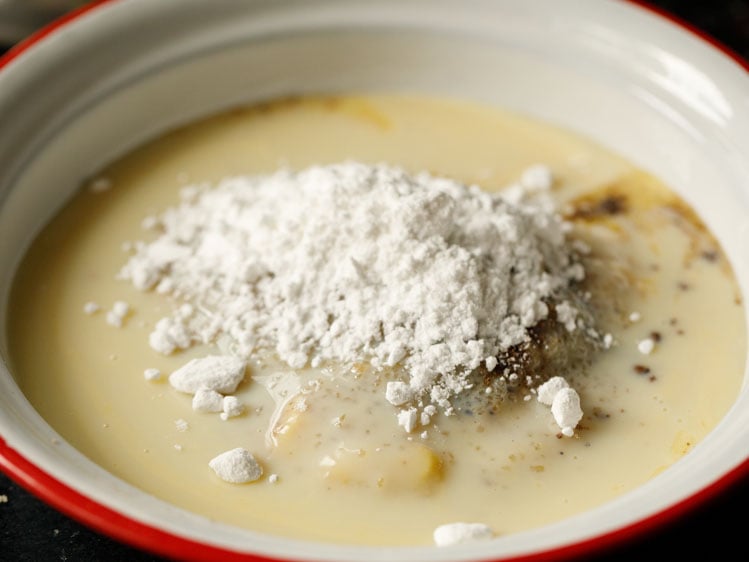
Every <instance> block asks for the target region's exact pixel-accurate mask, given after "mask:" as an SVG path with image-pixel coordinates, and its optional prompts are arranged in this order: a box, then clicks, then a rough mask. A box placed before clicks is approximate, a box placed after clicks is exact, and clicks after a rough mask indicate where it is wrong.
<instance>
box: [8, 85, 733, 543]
mask: <svg viewBox="0 0 749 562" xmlns="http://www.w3.org/2000/svg"><path fill="white" fill-rule="evenodd" d="M343 160H359V161H363V162H368V163H378V162H387V163H389V164H394V165H398V166H402V167H404V168H406V169H407V170H408V171H411V172H418V171H421V170H428V171H430V172H432V173H434V174H436V175H445V176H449V177H452V178H454V179H456V180H458V181H462V182H464V183H476V184H479V185H480V186H482V187H483V188H485V189H488V190H495V189H499V188H501V187H502V186H504V185H506V184H508V183H510V182H512V181H514V180H515V179H517V177H518V175H519V174H520V173H521V171H522V170H523V169H524V168H526V167H528V166H530V165H532V164H536V163H539V162H541V163H544V164H547V165H548V166H550V167H551V168H552V170H553V171H554V173H555V177H556V183H555V188H554V190H553V194H554V197H555V198H556V199H557V200H558V201H559V202H560V205H561V208H562V209H564V210H565V212H566V213H567V215H568V217H569V218H570V220H572V221H574V223H575V225H576V228H575V233H574V234H575V236H576V237H579V238H581V239H583V240H585V241H586V242H588V243H589V244H590V245H591V246H592V247H593V253H592V254H591V257H590V259H589V266H590V268H591V269H590V271H591V280H590V281H589V282H590V283H591V284H592V286H591V290H592V291H593V292H596V291H599V292H598V294H597V298H598V299H599V300H601V301H606V300H607V296H608V297H611V298H610V299H609V300H610V302H609V304H608V305H607V307H605V311H604V313H603V315H602V317H601V318H600V319H599V320H600V323H601V328H602V329H603V330H604V331H608V332H610V333H611V334H612V335H613V338H614V345H613V346H612V348H611V349H609V350H608V351H606V352H604V353H602V354H601V355H600V356H599V357H597V358H596V359H595V361H594V363H593V364H592V365H591V366H590V367H589V368H587V369H585V370H582V371H581V372H580V373H579V374H578V375H576V376H575V377H574V378H573V379H572V380H571V382H572V383H573V386H574V387H575V388H576V390H577V391H578V392H579V394H580V396H581V401H582V407H583V410H584V412H585V417H584V418H583V420H582V421H581V423H580V425H579V427H578V428H577V430H576V434H575V436H574V437H572V438H560V437H559V436H558V429H559V428H558V427H557V426H556V425H555V423H554V420H553V418H552V416H551V414H550V412H549V409H548V407H546V406H543V405H541V404H539V403H538V402H537V400H536V399H535V397H533V396H532V395H529V396H530V399H529V400H527V401H525V400H523V399H522V397H521V399H519V400H516V401H513V402H507V403H505V404H503V405H502V407H501V408H499V409H498V410H497V411H496V412H494V413H493V414H488V413H484V414H481V413H479V412H478V411H474V410H473V409H471V408H469V407H465V408H463V409H462V410H461V411H460V412H459V414H458V415H455V416H450V417H445V416H442V415H438V416H435V418H434V421H433V423H432V425H430V426H429V427H426V428H421V429H420V430H419V431H418V432H416V433H412V434H407V433H405V432H404V430H403V428H401V427H399V426H398V425H397V422H396V412H397V409H396V408H394V407H393V406H392V405H390V404H389V403H388V402H387V401H386V400H385V399H384V384H385V382H386V375H387V374H386V373H380V374H378V373H375V372H373V371H372V370H371V369H369V368H367V367H366V365H356V366H354V367H353V368H350V367H341V368H340V369H336V368H332V369H326V370H312V369H309V370H302V371H299V372H292V371H291V370H290V369H289V368H288V367H285V366H284V365H282V364H280V363H277V362H275V361H274V360H273V359H272V358H270V357H258V358H257V361H255V362H253V363H252V364H251V365H250V368H249V370H248V374H249V376H248V378H247V380H246V381H245V382H244V383H242V385H241V386H240V387H239V389H238V391H237V393H236V396H238V397H239V398H240V399H241V400H242V401H243V402H244V404H245V405H246V406H247V409H246V411H245V413H244V414H243V415H242V416H240V417H237V418H231V419H229V420H226V421H224V420H222V419H220V417H219V416H218V415H217V414H206V413H198V412H194V411H193V410H192V408H191V398H190V396H188V395H186V394H180V393H178V392H177V391H175V390H174V389H173V388H171V387H170V386H169V385H168V383H166V381H165V380H161V381H157V382H149V381H146V380H145V379H144V376H143V371H144V370H145V369H147V368H158V369H159V370H161V372H162V373H167V374H168V373H170V372H171V371H173V370H175V369H176V368H178V367H180V366H181V365H183V364H184V363H185V362H186V361H187V360H188V359H190V358H193V357H201V356H204V355H205V354H207V353H212V352H215V350H214V349H212V348H210V347H202V348H194V349H191V350H189V351H187V352H182V353H179V354H175V355H172V356H168V357H165V356H162V355H159V354H157V353H156V352H154V351H153V350H151V349H150V348H149V346H148V334H149V333H150V332H151V330H152V329H153V326H154V324H155V323H156V321H157V320H158V319H160V318H161V317H162V316H165V315H167V314H168V313H169V312H170V311H171V310H172V309H173V307H175V306H177V303H174V302H172V301H170V300H169V299H167V298H165V297H163V296H160V295H157V294H155V293H152V292H145V293H144V292H139V291H137V290H135V289H134V288H133V287H132V286H130V285H129V284H127V283H125V282H123V281H119V280H117V279H116V274H117V272H118V271H119V269H120V268H121V266H122V265H123V264H124V262H125V261H126V259H127V254H126V253H125V252H124V251H123V250H122V244H123V242H127V241H134V240H139V239H146V238H147V237H148V233H147V232H144V231H143V230H142V229H141V228H140V223H141V221H142V219H143V218H145V217H147V216H149V215H152V214H154V213H158V212H160V211H162V210H164V209H165V208H167V207H169V206H172V205H175V204H176V203H177V202H178V198H179V191H180V189H181V188H182V187H184V186H185V185H186V184H192V183H202V182H215V181H217V180H219V179H220V178H222V177H225V176H231V175H239V174H256V173H269V172H273V171H275V170H276V169H277V168H278V167H279V166H282V165H286V166H290V167H292V168H302V167H306V166H309V165H313V164H325V163H333V162H340V161H343ZM102 177H106V178H107V179H108V180H110V181H111V184H112V187H111V189H108V190H106V191H102V192H96V191H92V190H91V189H88V188H84V189H83V190H82V191H81V193H80V194H78V195H77V196H76V197H75V198H74V199H73V200H72V201H71V202H70V203H69V204H68V205H67V206H66V207H65V209H64V210H63V211H62V212H61V213H60V214H59V216H58V217H57V218H56V219H54V220H53V221H52V223H51V224H50V225H49V226H48V227H47V228H46V229H45V230H44V231H43V232H42V233H41V235H40V236H39V237H38V239H37V240H36V242H35V243H34V244H33V246H32V248H31V249H30V251H29V253H28V255H27V257H26V259H25V261H24V262H23V264H22V266H21V268H20V270H19V272H18V277H17V280H16V284H15V288H14V291H13V294H12V302H11V311H10V312H11V313H10V320H9V323H10V324H9V334H10V349H11V353H12V357H11V360H12V367H13V372H14V375H15V376H16V378H17V380H18V383H19V385H20V386H21V388H22V390H23V391H24V393H25V394H26V395H27V396H28V398H29V400H30V401H31V402H32V404H33V405H34V406H35V408H36V409H37V410H38V411H39V412H40V413H41V414H42V416H43V417H44V418H45V419H46V420H47V421H48V422H49V423H50V424H51V425H52V427H54V428H55V429H56V430H57V431H58V432H59V433H60V434H61V435H62V436H63V437H64V438H65V439H66V440H68V441H69V442H70V443H71V444H72V445H73V446H75V447H76V448H78V449H79V450H81V451H82V452H83V453H84V454H85V455H87V456H88V457H89V458H90V459H91V460H93V461H94V462H96V463H98V464H99V465H101V466H103V467H104V468H105V469H107V470H109V471H110V472H112V473H113V474H115V475H116V476H118V477H120V478H122V479H123V480H126V481H128V482H130V483H132V484H134V485H135V486H137V487H139V488H141V489H143V490H144V491H146V492H148V493H151V494H153V495H155V496H157V497H159V498H162V499H164V500H166V501H168V502H171V503H173V504H175V505H177V506H180V507H183V508H185V509H187V510H190V511H194V512H196V513H200V514H202V515H205V516H206V517H209V518H211V519H214V520H217V521H222V522H226V523H230V524H233V525H237V526H240V527H246V528H250V529H253V530H257V531H261V532H268V533H273V534H278V535H286V536H293V537H296V538H304V539H313V540H324V541H333V542H339V543H355V544H387V545H409V544H431V543H432V531H433V530H434V528H435V527H437V526H438V525H441V524H444V523H450V522H454V521H476V522H482V523H485V524H487V525H489V526H490V527H491V528H492V529H493V530H494V531H495V532H496V533H497V534H498V535H506V534H509V533H513V532H517V531H521V530H524V529H528V528H532V527H536V526H539V525H543V524H546V523H550V522H554V521H557V520H559V519H561V518H564V517H568V516H570V515H573V514H575V513H578V512H581V511H584V510H587V509H590V508H592V507H595V506H598V505H600V504H602V503H604V502H606V501H608V500H610V499H612V498H614V497H616V496H618V495H620V494H622V493H624V492H626V491H628V490H631V489H633V488H634V487H636V486H638V485H639V484H642V483H643V482H645V481H647V480H648V479H650V478H652V477H653V476H655V475H656V474H658V473H659V472H661V471H662V470H664V469H666V468H667V467H668V466H670V465H671V464H672V463H674V462H675V461H677V460H678V459H679V458H681V457H682V456H683V455H685V454H687V453H688V452H689V450H690V449H691V448H692V447H693V446H694V445H695V444H696V443H697V442H699V440H700V439H702V438H703V437H704V436H705V435H706V434H707V433H708V432H709V431H710V430H711V429H712V428H713V427H714V426H715V425H716V423H717V422H718V421H719V420H720V419H721V417H722V416H723V415H724V414H725V413H726V411H727V410H728V408H729V407H730V406H731V404H732V403H733V401H734V400H735V398H736V396H737V393H738V389H739V386H740V382H741V377H742V374H743V367H744V360H745V356H746V347H745V346H746V334H745V327H744V326H745V325H744V309H743V305H742V302H741V299H740V295H739V292H738V289H737V286H736V284H735V282H734V280H733V278H732V273H731V270H730V267H729V266H728V264H727V262H726V260H725V258H724V257H723V255H722V253H721V250H720V248H719V247H718V246H717V244H716V243H715V242H714V240H713V239H712V238H711V237H710V235H709V233H708V232H706V230H705V229H704V227H703V226H702V225H701V224H700V222H699V220H698V219H697V218H696V216H695V215H694V214H693V213H692V211H691V210H690V209H688V208H687V207H686V206H685V205H684V204H683V203H682V202H681V201H680V200H679V199H678V198H677V197H676V196H675V195H674V194H673V193H671V192H670V191H669V190H668V189H667V188H666V187H665V186H663V185H661V184H660V183H659V182H658V181H657V180H656V179H654V178H652V177H651V176H649V175H647V174H645V173H643V172H641V171H639V170H637V169H635V168H633V167H632V166H631V165H630V164H629V163H627V162H626V161H623V160H622V159H620V158H618V157H616V156H615V155H612V154H610V153H609V152H607V151H605V150H604V149H602V148H601V147H598V146H596V145H594V144H591V143H589V142H587V141H586V140H583V139H580V138H578V137H575V136H572V135H570V134H568V133H566V132H562V131H558V130H556V129H553V128H551V127H548V126H546V125H543V124H539V123H536V122H533V121H528V120H525V119H523V118H520V117H517V116H513V115H508V114H505V113H502V112H499V111H496V110H494V109H489V108H485V107H476V106H472V105H464V104H462V103H456V102H450V101H445V100H436V99H429V98H421V97H399V96H366V97H342V98H319V99H318V98H312V99H304V100H288V101H283V102H278V103H274V104H269V105H264V106H260V107H256V108H250V109H242V110H237V111H233V112H230V113H227V114H224V115H220V116H217V117H214V118H211V119H208V120H206V121H203V122H200V123H196V124H194V125H192V126H190V127H186V128H184V129H180V130H178V131H176V132H174V133H171V134H169V135H166V136H164V137H163V138H161V139H158V140H156V141H155V142H153V143H151V144H149V145H147V146H145V147H143V148H141V149H139V150H137V151H135V152H134V153H132V154H130V155H128V156H127V157H126V158H124V159H122V160H120V161H118V162H116V163H115V164H113V165H112V166H111V167H110V168H108V169H107V170H105V171H103V172H102ZM89 187H90V186H89ZM595 297H596V295H594V298H595ZM614 297H615V298H614ZM117 300H122V301H125V302H127V303H128V304H129V305H130V306H131V308H132V312H131V313H130V314H129V315H128V317H127V318H126V321H125V324H124V326H123V327H122V328H116V327H113V326H110V325H108V324H107V323H106V321H105V313H106V310H107V309H108V308H110V307H111V306H112V303H114V302H115V301H117ZM89 301H94V302H97V303H99V304H100V305H101V306H102V311H101V312H99V313H97V314H93V315H86V314H85V313H84V312H83V306H84V304H85V303H86V302H89ZM632 313H637V314H635V316H632ZM638 316H639V318H637V317H638ZM716 326H719V327H720V329H715V327H716ZM648 337H650V338H652V339H654V340H657V341H656V346H655V350H654V351H653V353H651V354H647V355H646V354H643V353H641V352H640V351H638V343H639V342H640V341H641V340H643V339H645V338H648ZM42 350H43V352H41V351H42ZM274 380H277V381H283V382H282V383H279V384H276V385H274V384H272V382H273V381H274ZM279 385H280V386H279ZM284 385H286V386H284ZM284 389H285V390H286V392H283V390H284ZM422 430H426V433H422ZM235 447H245V448H247V449H249V450H251V451H252V452H253V453H254V454H255V456H256V458H258V460H259V461H260V463H261V464H262V465H263V467H264V471H265V473H264V476H263V478H261V479H260V480H259V481H257V482H255V483H252V484H247V485H232V484H228V483H225V482H223V481H221V480H219V479H218V478H217V477H216V475H215V474H214V473H213V472H212V471H211V470H210V469H209V467H208V462H209V460H210V459H212V458H213V457H214V456H216V455H217V454H219V453H221V452H223V451H226V450H228V449H232V448H235ZM271 474H276V475H277V477H278V478H277V480H276V481H275V482H272V481H271V479H269V478H268V477H269V475H271ZM362 506H366V517H363V516H362Z"/></svg>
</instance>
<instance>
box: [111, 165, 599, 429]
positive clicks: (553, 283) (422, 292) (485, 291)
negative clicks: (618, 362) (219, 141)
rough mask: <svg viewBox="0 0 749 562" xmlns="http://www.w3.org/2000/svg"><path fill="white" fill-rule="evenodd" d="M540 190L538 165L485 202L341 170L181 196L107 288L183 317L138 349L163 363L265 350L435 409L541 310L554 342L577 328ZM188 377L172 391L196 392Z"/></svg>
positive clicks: (569, 258)
mask: <svg viewBox="0 0 749 562" xmlns="http://www.w3.org/2000/svg"><path fill="white" fill-rule="evenodd" d="M551 183H552V177H551V172H550V171H549V170H548V168H545V167H543V166H536V167H533V168H531V169H529V170H528V171H526V173H525V174H523V176H522V177H521V181H520V182H519V183H518V184H517V185H515V186H512V187H511V188H510V189H508V190H507V191H506V192H504V194H503V193H502V192H500V193H497V194H492V193H487V192H485V191H483V190H481V189H479V188H478V187H476V186H465V185H462V184H459V183H457V182H455V181H452V180H450V179H446V178H440V177H435V176H432V175H429V174H427V173H420V174H417V175H409V174H408V173H406V172H405V171H403V170H401V169H398V168H394V167H390V166H385V165H376V166H371V165H365V164H361V163H355V162H345V163H341V164H336V165H330V166H313V167H310V168H307V169H305V170H302V171H299V172H292V171H289V170H281V171H278V172H276V173H274V174H271V175H266V176H250V177H232V178H227V179H224V180H222V181H220V182H219V183H218V185H216V186H208V185H205V186H189V187H187V188H185V190H184V193H183V198H182V202H181V204H180V205H179V206H176V207H173V208H170V209H168V210H166V212H164V213H163V214H162V215H160V216H158V217H156V219H155V220H154V221H152V222H153V223H154V224H153V226H154V228H156V229H157V232H156V234H155V238H154V239H153V240H152V241H150V242H137V243H136V244H135V245H134V254H133V255H132V256H131V257H130V259H129V261H128V262H127V263H126V265H125V266H124V267H123V268H122V270H121V272H120V277H121V278H122V279H125V280H129V281H130V282H132V283H133V285H134V286H136V287H137V288H139V289H142V290H149V289H154V290H156V291H157V292H159V293H163V294H168V295H171V296H173V297H175V298H176V299H179V300H180V301H183V302H186V303H188V304H189V305H190V306H189V308H188V309H187V310H185V308H184V305H183V306H182V307H177V309H176V310H175V312H174V313H173V314H172V315H171V316H167V317H165V318H163V319H161V320H160V321H159V322H158V323H157V325H156V328H155V330H154V331H153V333H152V334H151V336H150V339H149V341H150V343H151V346H152V347H153V348H154V349H155V350H157V351H159V352H161V353H164V354H169V353H171V352H173V351H175V350H178V349H185V348H188V347H190V346H191V345H193V344H195V343H218V344H219V347H221V348H222V349H223V350H224V352H225V353H227V354H228V355H227V357H228V356H234V357H237V358H241V359H248V358H249V357H250V356H251V355H252V354H253V353H255V352H257V351H260V350H266V351H273V352H275V353H276V354H277V355H278V357H280V359H281V360H283V361H285V362H286V363H288V365H289V366H290V367H291V368H294V369H298V368H303V367H305V366H308V365H311V366H317V365H321V364H324V363H325V362H336V363H343V364H350V363H353V362H357V361H368V362H369V363H370V364H371V365H372V366H373V367H375V368H376V369H378V368H384V367H392V366H396V365H397V366H400V367H402V372H403V373H404V376H403V379H404V380H403V381H402V382H403V383H404V384H405V385H407V388H406V387H404V386H401V387H398V388H397V389H396V388H395V387H393V388H391V392H390V394H389V396H388V400H389V401H391V402H392V403H394V404H398V403H400V404H404V403H406V402H408V401H409V400H413V401H414V402H415V403H417V404H419V405H421V406H423V405H424V404H429V403H432V404H437V405H439V406H441V407H443V408H445V409H446V410H448V411H449V408H450V402H449V400H450V398H451V397H453V396H454V395H455V394H457V393H459V392H461V391H462V390H465V389H466V388H467V387H468V386H469V383H468V379H467V377H468V374H469V373H470V372H471V371H473V370H475V369H476V368H477V367H479V366H480V365H482V364H483V365H485V366H486V367H488V368H494V367H495V366H496V365H497V358H498V357H500V356H501V355H502V354H503V353H505V352H507V351H508V350H510V349H511V348H513V346H517V345H519V344H522V343H524V342H526V341H528V338H529V332H528V330H529V328H531V327H533V326H534V325H535V324H536V323H538V322H539V321H541V320H543V319H545V318H547V317H548V316H549V312H550V304H552V305H553V304H558V305H560V306H561V308H560V309H559V316H561V317H562V319H561V322H562V323H563V325H564V326H565V327H566V328H567V329H568V330H574V329H576V328H578V327H583V326H581V322H582V320H581V319H580V318H579V315H578V314H577V311H576V309H575V308H574V306H573V305H572V304H570V303H569V302H566V301H565V302H562V301H561V300H560V299H558V298H557V297H558V295H559V293H560V291H565V290H568V289H569V287H570V286H571V285H572V284H574V283H575V282H578V281H581V280H582V279H583V277H584V270H583V268H582V266H581V264H580V263H579V261H578V260H577V258H576V255H575V253H574V251H573V250H571V245H570V244H568V243H567V240H566V232H567V230H568V228H569V225H568V224H566V223H565V222H564V221H563V220H562V219H561V218H560V216H559V215H558V214H556V213H555V211H554V209H553V206H552V205H551V203H550V200H549V199H548V197H547V198H544V197H542V195H544V193H543V192H544V191H545V190H547V189H548V188H549V187H550V186H551ZM528 194H531V195H528ZM539 194H540V195H539ZM157 223H158V224H157ZM555 299H557V300H556V301H555ZM585 328H586V329H587V331H588V332H590V331H591V328H590V327H585ZM238 361H239V359H238ZM188 371H189V369H188ZM190 378H191V377H189V376H187V374H186V373H185V372H184V371H183V372H182V373H181V374H179V375H177V373H174V374H173V375H172V376H171V377H170V382H172V384H173V385H174V386H175V387H176V388H178V389H180V390H182V389H184V390H183V391H185V392H191V393H194V392H195V391H196V390H197V388H198V387H199V386H205V385H203V384H202V383H195V382H187V380H188V379H190ZM214 390H217V391H220V392H221V391H222V390H221V389H219V388H214ZM223 391H224V392H225V391H226V389H224V390H223ZM407 411H408V410H407ZM408 418H409V419H408V420H406V419H405V416H404V419H403V420H402V425H405V426H411V425H412V424H411V423H410V420H411V419H412V415H411V414H410V413H409V414H408ZM399 421H401V420H400V419H399ZM406 422H408V423H406Z"/></svg>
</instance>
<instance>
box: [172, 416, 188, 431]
mask: <svg viewBox="0 0 749 562" xmlns="http://www.w3.org/2000/svg"><path fill="white" fill-rule="evenodd" d="M174 427H176V428H177V431H187V430H188V429H190V424H189V423H187V420H183V419H182V418H180V419H178V420H176V421H175V422H174Z"/></svg>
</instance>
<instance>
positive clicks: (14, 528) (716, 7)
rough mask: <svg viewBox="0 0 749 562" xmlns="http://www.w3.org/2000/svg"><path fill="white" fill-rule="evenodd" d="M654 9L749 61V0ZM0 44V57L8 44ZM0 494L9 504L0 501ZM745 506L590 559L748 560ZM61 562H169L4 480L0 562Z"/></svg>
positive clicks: (722, 500) (725, 506)
mask: <svg viewBox="0 0 749 562" xmlns="http://www.w3.org/2000/svg"><path fill="white" fill-rule="evenodd" d="M0 3H1V2H0ZM651 4H652V5H654V6H658V7H660V8H662V9H665V10H668V11H669V12H671V13H672V14H674V15H676V16H678V17H680V18H681V19H683V20H685V21H687V22H689V23H691V24H692V25H693V26H695V27H697V28H699V29H701V30H702V31H704V32H705V33H707V34H708V35H710V36H712V37H714V38H715V39H717V40H718V41H719V42H721V43H722V44H723V45H725V46H727V47H728V48H729V49H732V50H733V51H735V52H736V53H738V54H739V55H741V56H743V57H744V58H745V59H749V0H715V1H711V0H702V1H699V0H698V1H684V0H657V1H652V2H651ZM0 15H1V14H0ZM47 15H49V14H47ZM1 41H2V38H0V53H2V52H3V51H4V50H6V49H7V48H8V47H10V46H11V45H9V44H3V43H2V42H1ZM747 98H748V99H749V92H747ZM0 126H1V125H0ZM3 496H6V497H7V501H2V500H3ZM747 505H749V478H744V479H743V480H742V481H741V482H739V483H738V485H737V486H735V487H732V488H731V489H730V490H729V491H728V492H725V493H723V494H721V495H720V496H718V497H717V498H715V499H713V500H710V501H709V502H708V503H707V504H705V505H703V506H701V507H700V508H698V509H697V510H696V511H694V512H692V513H690V514H689V516H688V517H686V518H684V519H682V520H680V521H679V522H678V523H673V524H670V525H668V526H667V527H665V528H662V529H659V530H658V531H655V532H652V533H650V534H648V535H646V536H644V537H641V538H639V539H637V540H636V541H635V542H630V543H628V544H627V545H622V546H617V547H615V548H613V549H612V550H610V551H609V552H607V553H605V554H603V555H600V556H596V557H592V558H587V559H586V560H590V562H610V561H618V560H623V561H624V560H626V561H628V562H629V561H637V560H649V559H652V558H655V557H656V556H658V557H666V558H667V559H671V560H685V559H690V560H694V559H695V558H697V559H699V558H700V557H703V556H705V557H707V559H708V560H749V541H747V539H746V537H745V536H744V535H745V534H746V532H743V531H738V529H741V528H742V527H744V525H745V521H746V515H745V510H746V509H747ZM737 523H738V525H737ZM736 531H738V532H736ZM56 560H60V561H68V560H69V561H78V560H80V561H93V560H112V561H123V562H124V561H127V562H163V561H164V559H163V558H159V557H157V556H153V555H151V554H149V553H144V552H141V551H138V550H134V549H132V548H130V547H128V546H125V545H122V544H119V543H117V542H114V541H112V540H111V539H109V538H106V537H103V536H101V535H99V534H97V533H94V532H92V531H90V530H89V529H87V528H86V527H83V526H81V525H79V524H78V523H76V522H75V521H72V520H71V519H69V518H67V517H65V516H63V515H61V514H60V513H58V512H57V511H55V510H53V509H51V508H49V507H48V506H46V505H45V504H44V503H42V502H40V501H39V500H37V499H36V498H35V497H33V496H31V495H30V494H28V493H27V492H25V491H24V490H23V489H21V488H20V487H19V486H17V485H16V484H15V483H13V482H12V481H11V480H10V479H8V478H7V477H6V476H5V475H3V474H0V561H8V562H11V561H13V562H15V561H19V562H20V561H33V562H46V561H56Z"/></svg>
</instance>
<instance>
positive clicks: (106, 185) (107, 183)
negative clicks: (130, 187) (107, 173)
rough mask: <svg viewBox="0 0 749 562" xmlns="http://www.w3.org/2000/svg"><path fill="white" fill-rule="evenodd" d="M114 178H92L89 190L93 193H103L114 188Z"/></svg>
mask: <svg viewBox="0 0 749 562" xmlns="http://www.w3.org/2000/svg"><path fill="white" fill-rule="evenodd" d="M112 185H113V184H112V180H110V179H109V178H105V177H98V178H94V179H93V180H91V182H90V183H89V184H88V190H89V191H90V192H91V193H103V192H105V191H109V190H110V189H112Z"/></svg>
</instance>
